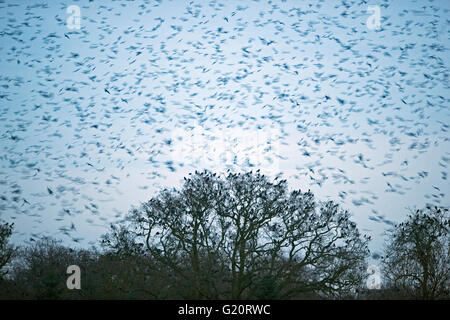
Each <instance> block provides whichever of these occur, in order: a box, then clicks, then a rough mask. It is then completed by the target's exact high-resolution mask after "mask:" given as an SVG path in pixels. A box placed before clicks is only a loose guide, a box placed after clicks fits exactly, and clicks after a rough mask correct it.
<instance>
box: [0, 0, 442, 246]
mask: <svg viewBox="0 0 450 320" xmlns="http://www.w3.org/2000/svg"><path fill="white" fill-rule="evenodd" d="M379 3H380V4H379V8H380V10H381V27H380V29H378V30H373V29H370V28H368V26H367V24H366V20H367V18H368V17H369V15H370V14H369V13H368V12H367V6H368V3H367V2H366V1H363V0H355V1H350V0H348V1H344V0H343V1H324V0H322V1H263V0H259V1H258V0H256V1H225V0H222V1H218V0H212V1H200V0H195V1H181V0H180V1H177V0H173V1H166V0H163V1H150V0H146V1H134V2H130V1H113V2H103V1H74V2H73V3H71V2H67V3H59V2H58V3H56V2H51V3H49V4H43V3H40V2H36V3H35V4H31V2H30V1H26V2H23V3H22V2H20V3H19V4H14V3H12V2H10V1H5V2H0V12H1V14H0V26H1V29H0V39H1V43H0V67H1V69H2V72H1V75H0V217H1V218H2V219H6V220H11V221H14V220H17V221H18V223H16V229H18V231H19V232H21V235H22V236H24V237H26V239H28V240H29V241H35V240H36V239H38V238H39V237H41V236H43V235H47V234H53V235H55V236H60V235H67V236H68V237H69V238H70V239H72V241H75V242H80V243H82V242H83V240H84V239H83V238H84V237H82V236H80V234H81V233H80V229H82V228H81V227H79V225H78V224H79V223H81V222H80V221H84V222H83V223H87V224H88V225H92V226H100V227H101V226H106V227H107V226H108V223H109V222H111V221H112V220H114V219H120V218H122V217H123V213H124V212H123V210H122V209H118V208H119V207H120V205H119V204H118V202H121V203H122V204H123V202H124V201H126V200H127V199H128V201H129V203H125V204H124V207H126V206H130V205H132V204H136V203H137V202H138V201H145V200H147V199H148V198H149V197H151V196H152V194H151V193H150V191H152V192H153V191H154V190H157V189H158V188H159V187H160V186H164V182H165V181H166V180H167V179H168V178H167V177H168V176H170V175H171V176H175V177H178V178H182V176H183V175H184V174H185V173H187V172H192V171H194V170H199V169H200V170H201V169H203V167H208V166H209V165H210V164H211V163H208V157H203V158H201V157H200V158H201V159H202V161H200V162H199V161H198V159H199V155H202V154H204V153H207V152H208V150H207V149H208V143H209V142H211V144H212V143H213V142H212V141H213V140H214V139H216V138H217V137H214V134H216V133H217V132H221V131H222V132H227V135H230V132H231V135H232V132H236V136H235V137H232V138H233V139H234V141H235V142H236V144H241V145H242V144H244V145H245V147H246V148H248V149H252V148H253V147H254V145H253V144H252V141H242V139H241V140H239V138H240V137H239V135H240V133H241V132H246V131H248V132H255V131H261V132H265V131H266V130H269V129H276V130H278V132H279V136H278V137H277V138H276V139H273V140H271V141H270V143H268V146H267V149H265V150H266V151H265V152H266V153H265V154H264V155H263V157H259V158H263V160H264V161H266V162H265V163H273V161H274V159H276V160H277V163H279V171H280V172H282V173H283V175H284V177H285V178H287V180H288V182H289V181H294V180H298V181H299V183H300V184H301V185H302V186H303V187H305V186H306V187H307V188H311V189H312V190H317V191H318V192H319V193H320V192H321V191H319V190H323V193H324V194H327V195H329V196H330V198H332V199H333V200H337V201H341V202H343V203H344V204H345V205H347V207H348V206H353V207H354V208H356V209H355V211H357V210H358V209H359V208H369V213H368V215H367V217H368V219H369V220H371V221H374V222H376V223H381V224H386V225H388V226H391V225H392V224H393V223H394V222H393V221H392V220H390V218H391V217H390V216H389V214H390V213H389V212H384V210H383V212H380V209H379V208H380V207H381V208H385V207H386V202H387V201H396V199H404V198H405V197H409V198H410V199H411V200H414V201H419V200H421V199H419V198H417V195H418V193H420V192H421V191H422V190H427V191H426V193H425V194H423V193H422V194H419V197H422V198H423V196H425V199H422V203H429V204H433V205H448V202H449V201H448V196H447V195H446V193H445V192H446V191H447V190H448V187H449V181H448V166H449V164H450V153H449V152H448V150H450V149H449V148H448V147H449V136H448V130H449V123H450V122H449V121H448V120H449V119H450V117H449V109H448V103H449V96H448V81H449V69H448V57H449V53H448V47H447V45H448V43H449V25H450V21H449V19H448V17H450V15H449V9H448V8H449V7H448V5H447V4H446V2H445V1H427V2H423V4H422V2H421V1H411V2H408V3H407V2H405V3H403V2H402V4H399V3H392V4H391V3H390V2H389V1H379ZM69 5H78V6H79V8H80V15H81V20H80V29H69V28H68V26H67V23H68V22H67V19H68V18H70V17H69V14H67V12H66V9H67V7H68V6H69ZM394 5H395V6H394ZM198 128H201V132H202V136H203V138H204V140H203V142H202V144H204V145H203V147H204V149H205V150H202V151H201V152H200V151H195V150H193V152H192V154H184V156H183V157H182V158H179V157H173V156H171V152H172V151H173V149H174V148H176V147H177V145H179V144H183V143H185V142H184V141H188V140H189V139H190V138H192V135H193V134H194V133H193V132H194V131H195V130H196V129H198ZM180 130H181V131H180ZM174 132H177V135H175V134H173V133H174ZM180 132H182V133H183V132H184V134H179V133H180ZM196 132H198V131H196ZM209 133H211V135H208V134H209ZM233 139H231V140H233ZM275 144H277V147H275ZM230 148H233V147H232V146H230ZM231 151H233V149H232V150H231ZM248 154H249V157H248V158H246V159H245V161H244V159H239V161H241V160H242V161H241V162H239V165H238V166H237V167H235V169H242V170H244V169H249V170H250V169H258V168H260V166H261V164H258V163H254V162H255V159H256V158H255V157H253V158H252V156H251V150H250V151H249V153H248ZM239 156H240V155H239V154H237V155H236V157H237V158H239ZM259 156H261V155H259ZM259 158H258V159H259ZM193 159H196V160H195V161H193ZM244 163H245V165H244ZM216 165H218V167H220V165H221V164H220V163H219V164H216ZM136 177H139V179H137V178H136ZM416 189H420V190H419V191H416ZM134 190H138V191H139V192H142V193H144V194H146V195H147V199H145V198H133V197H134V193H135V192H138V191H134ZM336 190H337V191H336ZM119 199H120V200H119ZM414 201H412V202H414ZM419 203H420V201H419ZM383 205H384V207H383ZM80 217H82V218H80ZM80 219H81V220H80ZM50 220H52V221H50ZM394 220H395V219H394ZM19 221H20V222H19ZM83 228H85V229H86V228H88V227H86V226H84V227H83ZM102 231H104V229H102Z"/></svg>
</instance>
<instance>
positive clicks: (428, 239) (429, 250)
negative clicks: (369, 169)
mask: <svg viewBox="0 0 450 320" xmlns="http://www.w3.org/2000/svg"><path fill="white" fill-rule="evenodd" d="M449 226H450V215H449V211H448V209H447V208H438V207H427V208H426V209H423V210H416V211H415V212H413V213H411V214H410V215H409V216H408V219H407V220H406V221H405V222H403V223H400V224H398V225H397V226H396V227H395V228H394V229H393V230H392V231H391V232H390V237H389V240H388V242H387V245H386V249H385V255H384V257H383V273H384V277H385V280H386V286H387V287H390V288H392V289H396V290H398V291H399V292H400V293H401V294H402V295H403V296H406V297H412V298H421V299H442V298H445V299H448V297H449V288H450V271H449V266H450V254H449V253H450V252H449V244H450V233H449Z"/></svg>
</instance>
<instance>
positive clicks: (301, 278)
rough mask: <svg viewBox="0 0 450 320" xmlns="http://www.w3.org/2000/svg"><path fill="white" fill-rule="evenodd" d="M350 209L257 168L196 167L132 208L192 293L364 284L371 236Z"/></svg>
mask: <svg viewBox="0 0 450 320" xmlns="http://www.w3.org/2000/svg"><path fill="white" fill-rule="evenodd" d="M349 218H350V215H349V213H348V212H347V211H344V210H341V209H340V208H339V207H338V205H336V204H334V203H332V202H326V203H316V202H315V200H314V197H313V194H312V193H311V192H309V191H308V192H306V193H303V192H301V191H293V192H288V189H287V183H286V181H285V180H279V179H275V181H273V182H272V181H269V179H268V178H267V177H266V176H264V175H262V174H260V173H259V172H258V171H257V172H256V173H251V172H249V173H245V174H233V173H230V174H228V175H227V176H226V177H220V176H217V175H216V174H213V173H210V172H208V171H205V172H196V173H195V174H193V175H190V177H189V178H187V179H185V182H184V185H183V188H182V189H181V190H167V189H166V190H163V191H162V192H161V193H160V194H159V195H158V196H156V197H154V198H153V199H151V200H149V201H148V202H146V203H144V204H143V205H142V206H141V207H140V208H139V209H134V210H132V211H131V212H130V215H129V219H130V221H131V222H132V225H133V227H134V230H135V231H134V232H136V234H137V235H138V236H141V237H142V238H143V239H144V241H145V243H146V247H147V249H148V250H149V252H150V253H151V255H152V256H153V257H154V258H155V260H157V261H159V263H161V264H162V265H164V266H165V267H166V268H168V269H170V270H171V272H173V274H174V275H176V277H177V279H181V282H183V283H185V284H187V287H189V288H190V291H189V292H188V293H187V296H186V297H189V298H232V299H242V298H267V297H270V298H285V299H286V298H296V297H301V296H302V295H304V294H314V295H319V296H327V297H338V296H340V295H342V294H348V293H351V292H352V290H354V289H355V288H356V287H357V286H359V285H360V284H361V283H362V281H363V279H364V277H365V270H366V261H365V259H366V257H367V255H368V249H367V243H368V240H369V239H368V238H367V237H363V236H361V235H360V234H359V232H358V230H357V228H356V224H355V223H353V222H351V221H350V219H349Z"/></svg>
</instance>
